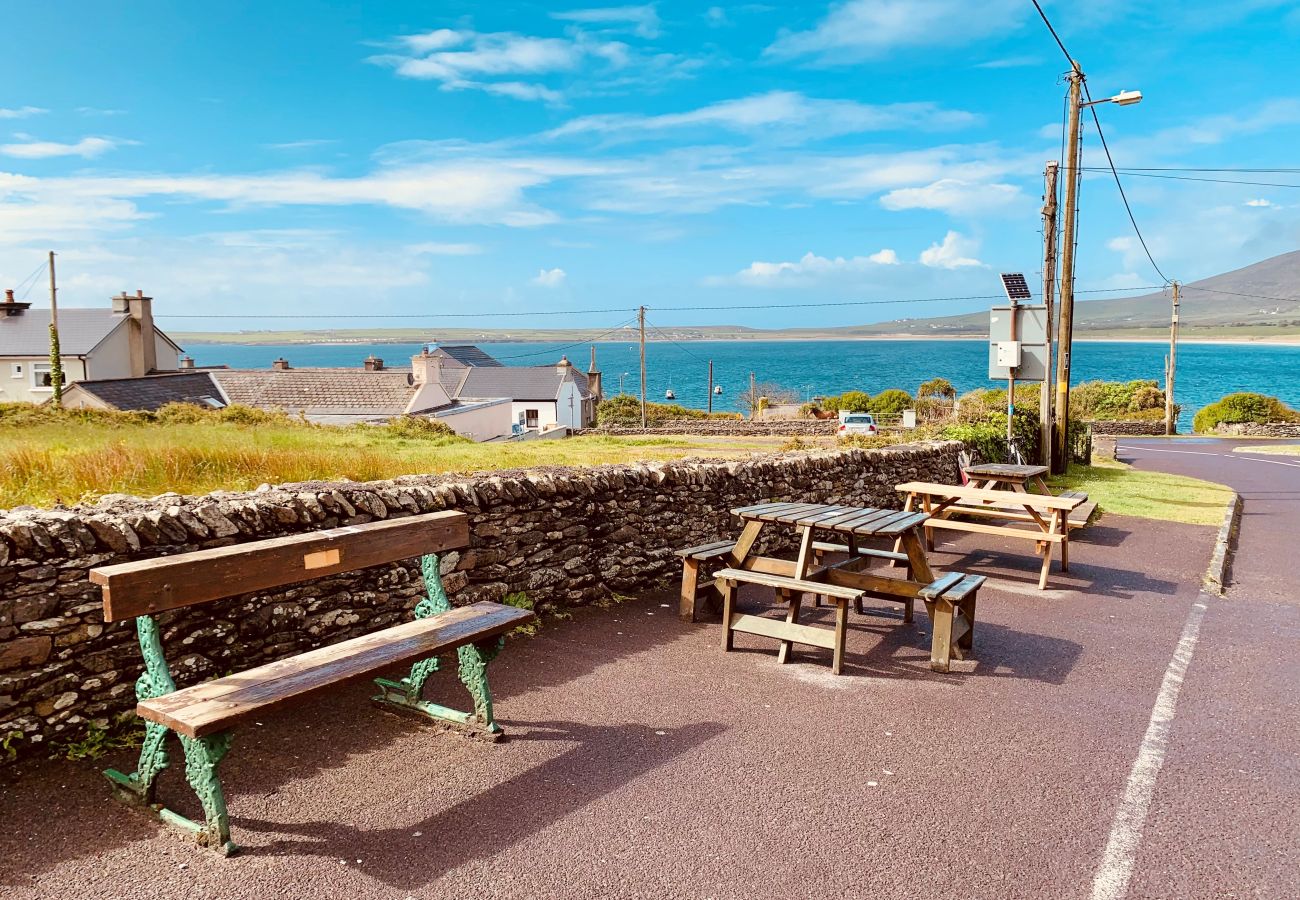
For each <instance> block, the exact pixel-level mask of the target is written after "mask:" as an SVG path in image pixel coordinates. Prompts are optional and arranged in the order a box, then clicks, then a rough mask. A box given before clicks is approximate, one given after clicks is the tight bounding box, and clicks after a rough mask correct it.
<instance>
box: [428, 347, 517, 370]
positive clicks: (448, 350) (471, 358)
mask: <svg viewBox="0 0 1300 900" xmlns="http://www.w3.org/2000/svg"><path fill="white" fill-rule="evenodd" d="M432 353H433V354H434V355H441V356H449V357H451V358H452V359H454V360H456V362H458V363H461V364H462V365H466V366H500V365H501V363H500V362H498V361H497V360H495V359H493V358H492V357H490V356H488V355H487V354H486V353H484V352H483V351H482V350H480V349H479V348H478V347H476V346H474V345H473V344H439V345H438V346H437V347H435V348H434V350H433V351H432Z"/></svg>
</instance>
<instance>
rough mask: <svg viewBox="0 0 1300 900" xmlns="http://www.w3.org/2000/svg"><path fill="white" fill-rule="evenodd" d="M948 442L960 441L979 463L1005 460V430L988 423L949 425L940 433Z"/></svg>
mask: <svg viewBox="0 0 1300 900" xmlns="http://www.w3.org/2000/svg"><path fill="white" fill-rule="evenodd" d="M941 434H942V436H943V437H944V438H945V439H947V440H950V441H961V442H962V443H963V444H965V445H966V448H967V449H968V450H970V452H971V453H972V455H974V456H975V457H977V458H978V459H979V461H980V462H1002V461H1004V460H1005V459H1006V458H1007V430H1006V428H1005V427H1002V428H999V427H998V426H996V425H993V424H991V423H988V422H967V423H959V424H957V425H949V426H948V427H947V428H945V429H944V430H943V431H942V432H941Z"/></svg>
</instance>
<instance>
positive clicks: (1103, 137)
mask: <svg viewBox="0 0 1300 900" xmlns="http://www.w3.org/2000/svg"><path fill="white" fill-rule="evenodd" d="M1034 3H1035V5H1037V0H1034ZM1083 93H1084V96H1086V97H1087V98H1088V102H1089V103H1091V102H1092V92H1091V91H1089V90H1088V82H1086V81H1085V82H1084V83H1083ZM1088 111H1089V112H1091V113H1092V121H1093V122H1094V123H1095V124H1096V125H1097V137H1098V138H1100V139H1101V149H1103V150H1105V151H1106V163H1107V164H1108V165H1109V166H1110V173H1111V175H1113V176H1114V177H1115V187H1117V188H1119V198H1120V199H1121V200H1123V201H1124V211H1125V212H1127V213H1128V220H1129V222H1130V223H1131V224H1132V226H1133V233H1134V234H1136V235H1137V239H1138V243H1140V244H1141V245H1142V252H1143V253H1145V254H1146V255H1147V261H1148V262H1149V263H1151V268H1153V269H1155V270H1156V274H1157V275H1159V276H1160V277H1161V278H1162V279H1164V282H1165V284H1168V283H1169V276H1168V275H1166V274H1165V273H1164V272H1162V271H1161V270H1160V267H1159V266H1158V265H1156V260H1155V257H1154V256H1152V255H1151V250H1150V248H1148V247H1147V240H1146V238H1144V237H1143V236H1142V229H1141V228H1138V223H1137V219H1136V218H1134V216H1133V207H1131V206H1129V203H1128V195H1127V194H1125V193H1124V184H1123V182H1121V181H1120V180H1119V172H1116V171H1115V160H1113V159H1112V158H1111V155H1110V146H1109V145H1107V143H1106V135H1105V133H1104V132H1103V131H1102V130H1101V117H1100V116H1098V115H1097V107H1095V106H1089V107H1088Z"/></svg>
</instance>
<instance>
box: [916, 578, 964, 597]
mask: <svg viewBox="0 0 1300 900" xmlns="http://www.w3.org/2000/svg"><path fill="white" fill-rule="evenodd" d="M965 577H966V574H965V573H964V572H949V573H948V574H946V575H941V576H939V577H938V578H936V579H935V580H934V581H932V582H930V583H929V584H928V585H926V586H925V587H923V588H921V591H920V593H918V594H917V596H918V597H920V598H921V599H922V600H936V599H938V598H939V597H942V596H943V594H944V592H945V591H947V590H948V589H949V588H950V587H952V586H953V585H955V584H956V583H957V582H959V581H961V580H962V579H963V578H965Z"/></svg>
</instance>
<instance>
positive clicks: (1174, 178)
mask: <svg viewBox="0 0 1300 900" xmlns="http://www.w3.org/2000/svg"><path fill="white" fill-rule="evenodd" d="M1079 169H1080V170H1081V171H1083V172H1108V171H1110V170H1109V169H1105V168H1102V167H1101V166H1080V167H1079ZM1119 171H1121V172H1123V173H1124V174H1125V175H1131V176H1133V177H1136V178H1167V179H1170V180H1171V181H1207V182H1211V183H1213V184H1248V185H1254V186H1256V187H1289V188H1300V184H1288V183H1284V182H1278V181H1240V180H1237V179H1232V178H1198V177H1196V176H1194V175H1161V174H1158V173H1156V172H1147V171H1141V170H1132V169H1120V170H1119Z"/></svg>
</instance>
